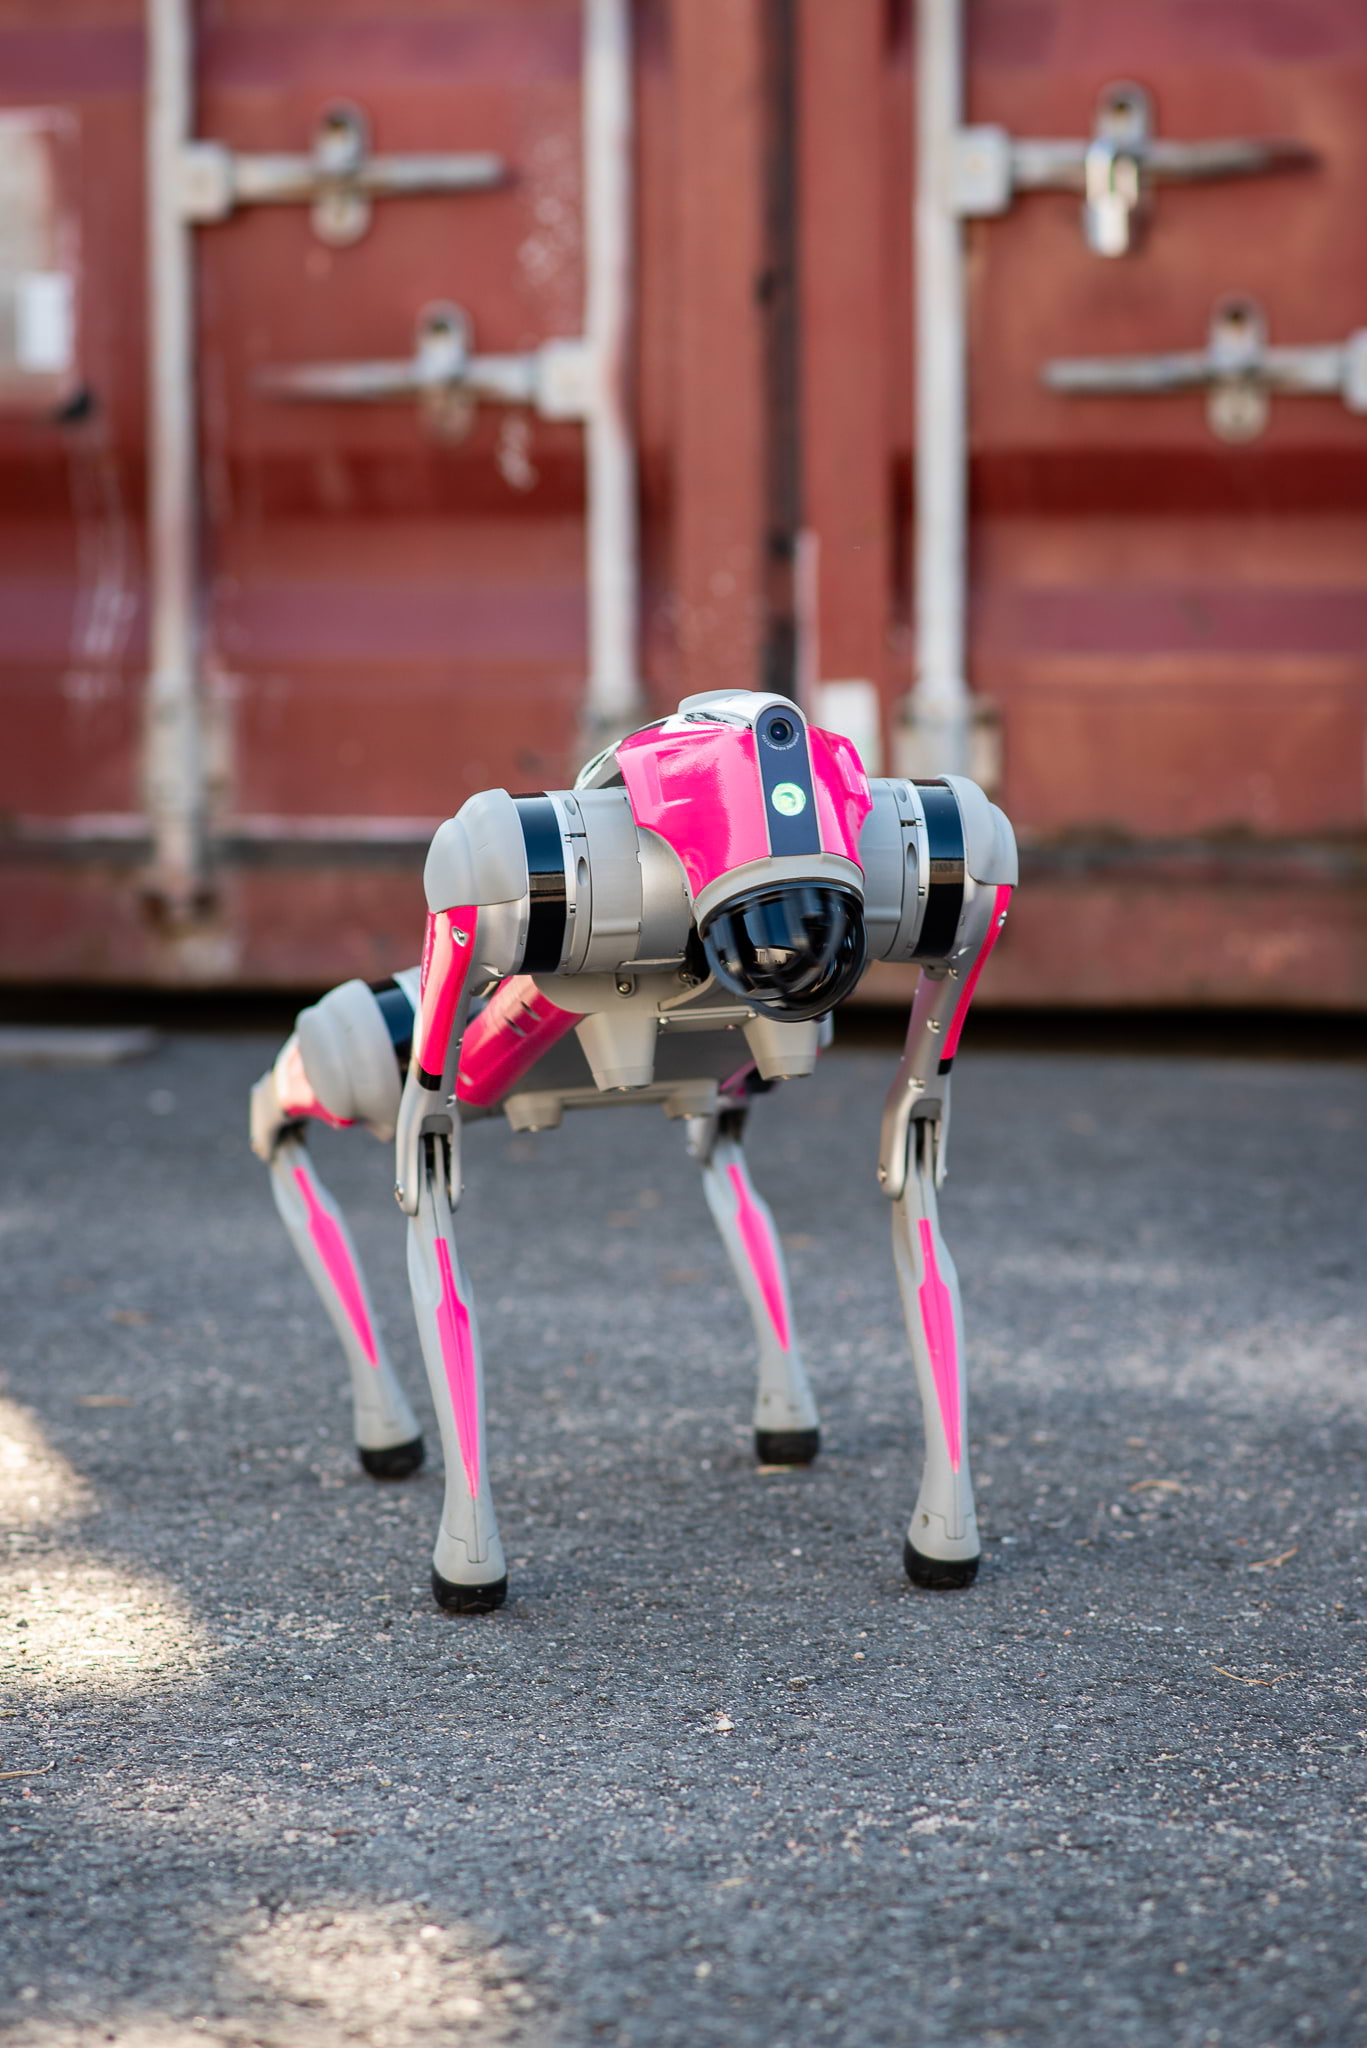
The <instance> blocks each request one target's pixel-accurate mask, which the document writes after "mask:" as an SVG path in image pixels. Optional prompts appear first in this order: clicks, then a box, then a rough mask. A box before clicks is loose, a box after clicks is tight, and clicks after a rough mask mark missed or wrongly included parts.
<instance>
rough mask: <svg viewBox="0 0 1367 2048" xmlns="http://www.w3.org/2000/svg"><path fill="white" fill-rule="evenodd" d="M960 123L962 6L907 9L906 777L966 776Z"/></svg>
mask: <svg viewBox="0 0 1367 2048" xmlns="http://www.w3.org/2000/svg"><path fill="white" fill-rule="evenodd" d="M962 114H963V24H962V18H961V10H960V0H917V7H916V129H917V143H916V208H915V219H916V228H915V236H916V262H915V276H916V655H917V659H916V686H915V689H914V690H913V691H912V695H911V702H910V711H911V719H910V730H909V732H908V733H907V734H906V735H905V737H906V739H907V741H908V743H909V744H908V747H907V753H908V756H909V758H908V761H907V763H906V766H907V768H908V769H909V771H910V772H912V773H914V774H926V775H967V774H968V773H970V767H969V757H970V752H971V738H972V716H971V707H970V703H969V695H968V681H967V677H966V673H965V658H964V638H965V635H964V621H965V602H966V564H967V546H968V506H967V497H968V490H967V477H968V393H967V362H966V355H967V342H966V310H967V309H966V303H965V289H964V256H963V229H962V227H961V225H960V222H959V217H958V214H957V212H956V210H955V207H954V199H953V189H952V176H953V150H954V138H955V135H956V133H957V132H958V129H959V126H960V123H961V120H962Z"/></svg>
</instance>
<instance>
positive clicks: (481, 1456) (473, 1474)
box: [408, 1132, 508, 1614]
mask: <svg viewBox="0 0 1367 2048" xmlns="http://www.w3.org/2000/svg"><path fill="white" fill-rule="evenodd" d="M450 1144H451V1140H450V1138H449V1137H447V1136H445V1135H443V1134H441V1133H433V1132H428V1133H426V1134H424V1135H423V1136H422V1138H421V1139H420V1146H421V1160H420V1166H419V1176H418V1207H417V1213H416V1215H414V1216H412V1217H411V1218H410V1220H409V1226H408V1278H409V1282H410V1284H411V1286H412V1290H413V1308H414V1313H415V1314H416V1316H417V1320H418V1335H419V1337H420V1339H421V1341H422V1355H423V1359H424V1361H425V1363H426V1366H427V1378H428V1383H429V1385H430V1386H431V1389H432V1399H433V1402H434V1404H435V1406H436V1410H437V1420H438V1422H439V1424H440V1427H441V1443H442V1452H443V1455H444V1458H445V1461H446V1495H445V1499H444V1501H443V1503H442V1511H441V1527H440V1529H439V1530H438V1532H437V1543H436V1549H435V1551H434V1552H433V1557H432V1591H433V1593H434V1594H435V1595H436V1598H437V1601H438V1604H439V1605H440V1606H442V1607H446V1608H450V1609H451V1610H452V1611H453V1612H455V1613H460V1614H487V1613H489V1612H490V1611H491V1610H492V1609H493V1608H495V1607H501V1606H502V1605H503V1601H504V1598H505V1596H506V1594H507V1591H508V1572H507V1566H506V1565H505V1563H504V1558H503V1545H502V1543H501V1542H500V1540H499V1534H498V1522H497V1520H496V1519H495V1516H494V1506H493V1501H492V1499H491V1497H490V1492H489V1461H488V1457H487V1454H486V1451H485V1443H484V1369H483V1361H482V1358H481V1354H480V1344H479V1326H478V1324H477V1323H476V1321H475V1304H474V1297H473V1295H472V1294H471V1291H470V1283H469V1281H468V1279H467V1278H466V1275H465V1269H464V1267H463V1266H462V1265H461V1262H460V1254H459V1253H458V1252H457V1250H456V1244H455V1238H454V1236H453V1234H452V1228H451V1216H452V1211H451V1194H450V1163H451V1162H450Z"/></svg>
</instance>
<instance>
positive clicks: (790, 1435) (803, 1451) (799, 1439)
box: [755, 1429, 821, 1465]
mask: <svg viewBox="0 0 1367 2048" xmlns="http://www.w3.org/2000/svg"><path fill="white" fill-rule="evenodd" d="M820 1449H821V1431H820V1430H819V1429H757V1430H756V1431H755V1456H756V1457H757V1458H758V1459H759V1462H760V1464H761V1465H810V1464H811V1462H812V1459H813V1458H814V1457H815V1456H816V1454H817V1452H818V1451H819V1450H820Z"/></svg>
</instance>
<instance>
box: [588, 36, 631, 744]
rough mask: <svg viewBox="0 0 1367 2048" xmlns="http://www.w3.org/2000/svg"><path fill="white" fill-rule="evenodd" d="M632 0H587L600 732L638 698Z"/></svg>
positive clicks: (612, 731) (591, 583) (591, 496)
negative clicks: (632, 347)
mask: <svg viewBox="0 0 1367 2048" xmlns="http://www.w3.org/2000/svg"><path fill="white" fill-rule="evenodd" d="M632 133H633V128H632V75H631V5H630V0H584V188H585V197H584V205H585V215H586V234H585V241H586V245H587V289H586V297H587V306H586V308H585V321H584V326H585V333H586V336H587V339H588V343H589V349H590V356H591V360H592V363H593V402H592V405H591V407H590V410H589V416H588V422H587V426H586V429H585V431H586V435H587V451H586V453H587V468H588V513H587V518H588V608H589V676H588V691H587V703H586V714H587V717H586V723H587V725H588V727H589V729H590V734H591V736H592V737H593V738H594V739H596V740H597V739H607V738H609V737H614V736H616V735H619V734H621V733H622V732H625V731H626V730H627V729H628V727H629V726H630V725H631V724H632V723H633V722H634V720H635V719H636V717H637V715H638V713H639V711H640V708H641V701H642V699H641V686H640V676H639V668H638V653H637V638H638V631H639V617H638V613H639V595H638V591H639V561H638V557H639V546H638V539H637V516H638V515H637V486H636V448H635V442H634V440H633V437H632V431H631V420H630V406H631V397H632V394H631V389H630V382H631V380H630V347H629V342H630V333H631V310H632V282H633V264H632V205H631V187H632Z"/></svg>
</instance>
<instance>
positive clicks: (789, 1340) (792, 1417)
mask: <svg viewBox="0 0 1367 2048" xmlns="http://www.w3.org/2000/svg"><path fill="white" fill-rule="evenodd" d="M702 1173H703V1188H704V1190H705V1192H706V1195H707V1205H708V1207H709V1208H710V1209H711V1211H712V1216H713V1220H714V1221H715V1223H716V1226H717V1229H718V1231H719V1232H720V1233H721V1241H722V1243H723V1244H724V1245H725V1247H726V1255H727V1257H728V1258H729V1259H730V1261H731V1267H732V1270H733V1271H734V1273H735V1276H736V1280H737V1282H738V1283H739V1286H740V1290H741V1293H742V1294H743V1295H744V1297H745V1303H746V1306H747V1308H748V1309H749V1311H750V1319H751V1321H752V1322H753V1324H754V1329H755V1341H756V1344H757V1346H758V1350H759V1378H758V1386H757V1390H756V1396H755V1429H756V1431H757V1433H758V1434H759V1435H760V1436H761V1437H765V1436H769V1437H785V1436H788V1437H793V1436H805V1435H808V1434H811V1433H813V1432H815V1431H816V1429H817V1427H818V1424H819V1417H818V1415H817V1411H816V1402H815V1401H814V1400H813V1398H812V1390H811V1387H810V1386H809V1384H808V1381H807V1371H806V1367H805V1366H804V1365H803V1362H802V1352H801V1350H800V1348H799V1345H798V1341H797V1335H796V1332H795V1330H794V1328H793V1312H792V1301H791V1297H790V1295H789V1291H788V1275H787V1271H786V1269H785V1267H784V1263H783V1252H782V1250H781V1248H780V1245H779V1239H778V1232H777V1230H776V1229H775V1228H774V1219H773V1216H772V1215H771V1213H770V1210H769V1205H768V1203H767V1202H766V1201H765V1200H764V1198H763V1196H762V1195H760V1194H759V1193H758V1192H757V1191H756V1188H755V1184H754V1182H753V1181H752V1180H751V1178H750V1171H749V1168H748V1167H747V1165H746V1161H745V1148H744V1146H743V1145H742V1143H741V1142H740V1139H739V1137H738V1136H737V1135H734V1134H732V1133H730V1132H728V1131H726V1130H725V1129H723V1130H722V1132H721V1134H720V1135H719V1136H718V1137H717V1139H716V1141H715V1143H714V1144H713V1146H712V1149H711V1152H710V1154H709V1155H708V1157H707V1158H706V1159H705V1160H704V1161H703V1170H702ZM815 1449H816V1445H815V1443H813V1444H812V1445H811V1453H814V1452H815ZM809 1454H810V1453H809Z"/></svg>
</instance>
